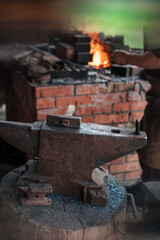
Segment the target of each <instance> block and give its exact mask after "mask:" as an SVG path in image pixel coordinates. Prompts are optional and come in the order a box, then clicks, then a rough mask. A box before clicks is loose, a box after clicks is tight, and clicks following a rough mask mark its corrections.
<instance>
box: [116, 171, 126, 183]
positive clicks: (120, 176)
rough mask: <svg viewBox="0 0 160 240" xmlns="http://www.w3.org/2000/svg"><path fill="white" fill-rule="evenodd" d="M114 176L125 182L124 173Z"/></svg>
mask: <svg viewBox="0 0 160 240" xmlns="http://www.w3.org/2000/svg"><path fill="white" fill-rule="evenodd" d="M114 177H115V178H116V179H117V180H118V181H120V183H123V182H124V179H125V174H124V173H120V174H115V175H114Z"/></svg>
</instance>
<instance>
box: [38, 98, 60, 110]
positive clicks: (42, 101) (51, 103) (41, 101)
mask: <svg viewBox="0 0 160 240" xmlns="http://www.w3.org/2000/svg"><path fill="white" fill-rule="evenodd" d="M53 107H55V98H54V97H49V98H37V99H36V108H37V109H43V108H53Z"/></svg>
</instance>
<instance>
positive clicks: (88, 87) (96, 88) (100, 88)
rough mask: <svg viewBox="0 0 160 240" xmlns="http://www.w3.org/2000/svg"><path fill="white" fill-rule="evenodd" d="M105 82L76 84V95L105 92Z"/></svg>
mask: <svg viewBox="0 0 160 240" xmlns="http://www.w3.org/2000/svg"><path fill="white" fill-rule="evenodd" d="M106 91H107V89H106V85H105V84H83V85H78V86H76V95H88V94H97V93H106Z"/></svg>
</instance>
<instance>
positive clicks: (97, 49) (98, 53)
mask: <svg viewBox="0 0 160 240" xmlns="http://www.w3.org/2000/svg"><path fill="white" fill-rule="evenodd" d="M88 35H89V36H90V37H91V42H90V53H92V54H93V59H92V62H89V63H88V65H89V66H94V67H95V68H97V69H99V68H106V67H110V66H111V64H110V57H109V54H108V53H107V52H106V49H105V47H104V46H102V45H101V44H100V39H99V36H98V35H99V33H90V34H88Z"/></svg>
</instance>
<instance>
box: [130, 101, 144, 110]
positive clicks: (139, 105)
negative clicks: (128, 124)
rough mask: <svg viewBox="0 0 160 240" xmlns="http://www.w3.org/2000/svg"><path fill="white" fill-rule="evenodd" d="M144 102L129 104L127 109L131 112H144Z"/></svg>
mask: <svg viewBox="0 0 160 240" xmlns="http://www.w3.org/2000/svg"><path fill="white" fill-rule="evenodd" d="M146 104H147V102H146V101H138V102H130V103H129V108H130V110H131V111H137V110H144V109H145V107H146Z"/></svg>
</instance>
